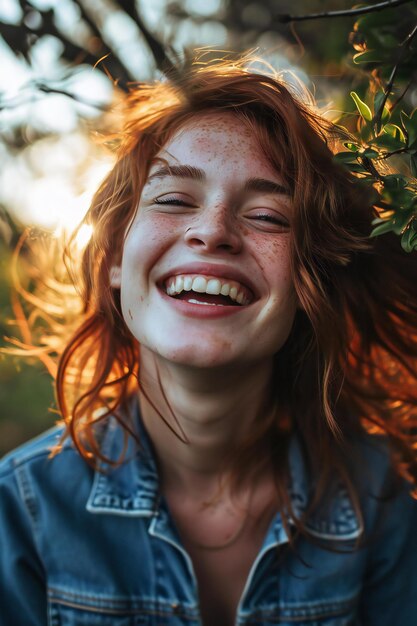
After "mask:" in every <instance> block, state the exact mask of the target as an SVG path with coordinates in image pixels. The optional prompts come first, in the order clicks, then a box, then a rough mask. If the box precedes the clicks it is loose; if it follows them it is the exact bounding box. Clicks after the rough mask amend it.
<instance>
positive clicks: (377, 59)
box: [353, 50, 382, 65]
mask: <svg viewBox="0 0 417 626" xmlns="http://www.w3.org/2000/svg"><path fill="white" fill-rule="evenodd" d="M353 62H354V63H356V65H359V64H360V63H381V62H382V59H381V52H379V51H378V50H365V52H358V54H354V55H353Z"/></svg>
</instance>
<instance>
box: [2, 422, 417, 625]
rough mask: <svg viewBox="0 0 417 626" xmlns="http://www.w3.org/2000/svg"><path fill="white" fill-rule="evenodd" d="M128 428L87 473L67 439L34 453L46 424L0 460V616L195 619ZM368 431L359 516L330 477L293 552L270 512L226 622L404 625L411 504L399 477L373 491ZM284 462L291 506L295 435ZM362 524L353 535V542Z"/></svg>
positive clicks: (300, 468) (416, 529) (415, 537)
mask: <svg viewBox="0 0 417 626" xmlns="http://www.w3.org/2000/svg"><path fill="white" fill-rule="evenodd" d="M141 428H142V433H141V438H142V442H143V445H142V449H141V450H139V451H137V450H136V451H135V450H134V449H133V447H132V449H131V450H130V451H129V452H128V458H127V460H126V461H125V462H124V464H123V465H121V466H120V467H118V468H116V469H112V470H111V469H108V471H105V472H103V471H101V472H99V471H97V472H94V471H93V470H92V469H91V468H90V467H89V466H88V465H87V464H86V462H85V461H84V460H83V459H82V458H81V457H80V456H79V455H78V453H77V452H76V451H75V450H74V448H73V446H72V444H71V443H70V442H67V443H65V444H64V447H63V450H62V451H61V452H60V453H59V454H58V455H57V456H55V457H54V458H52V459H50V458H48V457H49V451H50V448H51V446H53V444H54V443H56V441H57V439H58V438H59V435H60V430H59V429H58V428H55V429H52V430H51V431H48V432H47V433H46V434H44V435H42V436H41V437H39V438H38V439H35V440H34V441H32V442H29V443H28V444H25V445H24V446H22V447H21V448H19V449H18V450H16V451H14V452H12V453H11V454H9V455H8V456H6V457H5V458H4V459H3V461H2V462H1V464H0V626H45V625H47V624H48V625H49V626H110V625H111V626H143V625H146V626H165V625H166V626H182V625H187V626H197V625H201V623H202V622H201V617H200V613H199V603H198V589H197V582H196V577H195V573H194V569H193V564H192V562H191V559H190V557H189V555H188V554H187V552H186V551H185V549H184V547H183V546H182V545H181V541H180V538H179V536H178V533H177V531H176V529H175V525H174V523H173V520H172V519H171V517H170V514H169V511H168V508H167V505H166V502H165V501H164V498H163V497H161V495H160V493H159V489H158V474H157V470H156V464H155V460H154V457H153V451H152V446H151V444H150V441H149V439H148V438H147V435H146V432H144V429H143V426H141ZM374 440H375V441H376V443H374ZM377 440H378V438H377V437H374V438H369V440H368V439H366V438H365V439H364V441H361V442H360V443H358V446H357V448H358V450H359V452H358V455H357V457H358V459H357V461H355V467H354V469H353V471H355V472H357V473H358V476H360V478H361V481H360V484H361V485H362V490H361V492H360V499H361V506H362V510H363V519H362V520H359V519H358V517H357V516H356V514H355V512H354V507H353V504H352V502H351V500H350V498H349V496H348V493H347V491H346V489H345V488H344V486H343V484H340V485H338V487H337V490H336V491H335V492H334V496H333V497H332V499H331V506H326V507H323V508H322V509H318V510H317V512H316V513H315V514H314V515H313V516H311V517H310V519H309V520H308V529H309V532H310V534H311V537H312V540H310V539H309V540H307V539H305V538H298V540H297V543H296V549H295V550H294V549H292V548H291V549H288V535H287V532H286V531H285V527H284V525H283V522H282V518H281V516H280V515H279V514H277V515H276V516H275V518H274V519H273V520H272V523H271V524H270V527H269V529H268V531H267V533H266V536H265V539H264V542H263V545H262V547H261V549H260V551H259V554H258V555H257V558H256V559H255V561H254V563H253V565H252V568H251V570H250V573H249V576H248V579H247V581H246V584H245V587H244V590H243V593H242V596H241V599H240V602H239V605H238V608H237V614H236V620H235V624H236V625H240V626H244V625H245V626H264V625H265V626H266V625H271V624H280V625H281V626H295V625H297V626H348V625H349V626H352V625H354V626H359V625H361V626H416V624H417V523H416V522H417V505H416V502H415V501H414V500H412V499H411V497H410V496H409V495H408V490H409V489H408V487H409V486H408V487H407V485H404V486H403V489H402V490H401V491H400V492H399V493H398V494H397V495H396V496H395V497H394V498H391V499H388V500H386V501H385V500H384V499H383V498H382V497H380V496H381V493H382V491H383V486H384V482H385V480H386V476H387V474H388V467H389V464H388V460H387V454H386V452H385V451H384V446H383V445H382V444H381V443H380V442H379V441H377ZM122 445H123V437H122V434H121V430H120V427H119V426H118V425H117V423H116V421H115V420H109V423H108V425H107V426H106V432H105V435H104V439H103V452H104V454H105V455H108V456H109V457H110V458H117V456H118V454H119V452H120V450H121V447H122ZM360 459H362V460H360ZM289 462H290V470H291V499H292V505H293V507H294V510H295V512H296V514H297V515H301V514H302V512H303V510H304V509H305V507H306V505H307V500H308V493H309V492H310V490H311V486H310V485H309V480H308V475H307V473H306V470H305V466H304V463H303V457H302V455H301V453H300V449H299V446H298V444H297V442H296V440H294V441H293V444H292V445H291V447H290V453H289ZM102 469H105V468H102ZM362 534H364V535H365V537H366V541H365V542H364V543H363V544H362V546H360V547H359V548H356V547H355V543H357V540H358V538H359V537H360V536H361V535H362ZM315 539H316V540H317V541H316V540H315ZM326 544H328V545H326ZM328 547H331V548H332V549H331V550H329V549H328Z"/></svg>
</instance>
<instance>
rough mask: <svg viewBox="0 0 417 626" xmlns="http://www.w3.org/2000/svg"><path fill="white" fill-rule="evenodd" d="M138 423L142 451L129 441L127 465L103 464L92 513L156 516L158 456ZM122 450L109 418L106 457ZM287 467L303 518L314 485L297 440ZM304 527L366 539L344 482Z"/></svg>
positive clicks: (321, 534) (332, 537)
mask: <svg viewBox="0 0 417 626" xmlns="http://www.w3.org/2000/svg"><path fill="white" fill-rule="evenodd" d="M137 423H138V430H139V440H140V442H141V448H140V449H138V447H137V444H136V442H135V441H133V439H132V437H129V438H128V442H127V451H126V456H125V458H126V461H125V462H124V463H123V464H122V465H120V466H117V467H116V468H114V467H111V466H110V465H108V464H106V463H104V462H100V463H99V466H98V468H97V470H96V471H95V473H94V479H93V485H92V488H91V492H90V496H89V499H88V501H87V510H88V511H89V512H90V513H99V514H100V513H102V514H112V515H122V516H135V517H152V516H155V515H156V514H157V512H158V509H159V502H160V493H159V480H158V471H157V466H156V462H155V456H154V452H153V447H152V443H151V441H150V439H149V436H148V434H147V432H146V430H145V428H144V425H143V423H142V420H141V419H140V416H138V419H137ZM123 446H124V437H123V432H122V428H121V427H120V426H119V424H118V422H117V420H116V419H114V418H111V419H110V420H109V422H108V425H107V428H106V431H105V433H104V436H103V443H102V452H103V455H104V456H106V457H107V458H109V459H112V460H117V459H118V458H119V456H120V453H121V452H122V451H123ZM289 467H290V498H291V504H292V508H293V511H294V514H295V516H296V517H297V518H301V517H302V515H303V513H304V512H305V511H306V509H307V505H308V501H309V494H310V493H311V489H312V486H311V481H310V480H309V477H308V474H307V470H306V466H305V462H304V459H303V456H302V452H301V448H300V445H299V442H298V440H297V439H296V437H293V439H292V441H291V444H290V449H289ZM289 523H290V524H291V520H289ZM279 525H280V526H281V523H280V524H279ZM306 527H307V529H308V531H309V533H310V534H311V535H313V536H315V537H317V538H319V539H322V540H329V541H352V540H355V539H357V538H358V537H359V536H360V535H361V534H362V532H363V528H362V526H361V524H360V522H359V519H358V516H357V515H356V513H355V510H354V507H353V504H352V501H351V498H350V496H349V493H348V491H347V488H346V486H345V485H344V484H343V483H342V482H339V483H337V484H336V485H335V490H334V497H333V498H332V499H331V501H330V502H329V503H326V506H323V507H318V508H317V510H316V511H314V513H313V514H311V515H310V516H309V519H308V521H307V523H306Z"/></svg>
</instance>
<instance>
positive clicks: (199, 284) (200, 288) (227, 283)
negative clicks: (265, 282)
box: [165, 275, 251, 305]
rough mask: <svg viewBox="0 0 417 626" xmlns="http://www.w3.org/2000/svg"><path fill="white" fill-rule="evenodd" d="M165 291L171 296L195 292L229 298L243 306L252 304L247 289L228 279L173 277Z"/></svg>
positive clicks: (167, 282) (169, 279)
mask: <svg viewBox="0 0 417 626" xmlns="http://www.w3.org/2000/svg"><path fill="white" fill-rule="evenodd" d="M165 289H166V292H167V294H168V295H169V296H175V295H178V294H180V293H182V292H183V291H195V292H196V293H209V294H212V295H219V294H221V295H222V296H229V298H230V299H231V300H233V301H234V302H237V303H238V304H242V305H246V304H249V303H250V302H251V296H250V293H249V292H248V290H247V288H246V287H244V286H243V285H240V284H239V283H238V282H236V281H232V280H229V279H227V278H215V277H210V276H195V275H179V276H172V277H170V278H168V280H167V281H166V282H165Z"/></svg>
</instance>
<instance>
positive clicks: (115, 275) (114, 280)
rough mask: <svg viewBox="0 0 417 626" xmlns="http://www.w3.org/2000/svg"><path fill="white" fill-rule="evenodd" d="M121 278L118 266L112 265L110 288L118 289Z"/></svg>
mask: <svg viewBox="0 0 417 626" xmlns="http://www.w3.org/2000/svg"><path fill="white" fill-rule="evenodd" d="M121 277H122V268H121V267H120V265H113V266H112V267H111V268H110V286H111V287H113V288H114V289H120V285H121Z"/></svg>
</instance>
